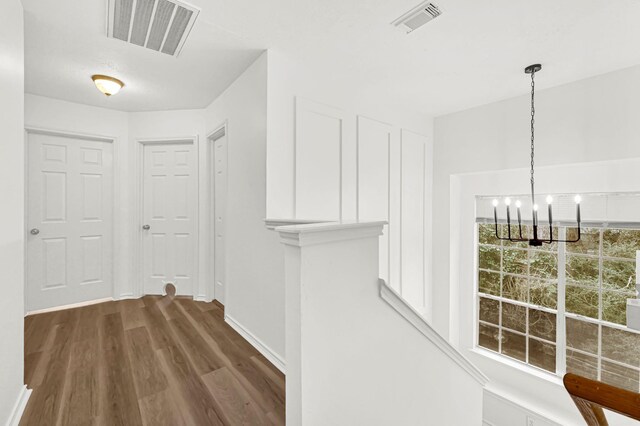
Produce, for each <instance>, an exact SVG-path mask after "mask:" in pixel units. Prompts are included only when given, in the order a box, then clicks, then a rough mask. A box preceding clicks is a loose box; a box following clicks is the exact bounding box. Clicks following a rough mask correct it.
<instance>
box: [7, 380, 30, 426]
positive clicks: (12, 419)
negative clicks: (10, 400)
mask: <svg viewBox="0 0 640 426" xmlns="http://www.w3.org/2000/svg"><path fill="white" fill-rule="evenodd" d="M30 396H31V389H27V385H24V386H23V387H22V389H20V394H19V395H18V399H17V400H16V403H15V405H14V406H13V410H11V413H10V414H9V418H8V419H7V426H18V424H19V423H20V419H22V414H23V413H24V409H25V408H26V406H27V402H29V397H30Z"/></svg>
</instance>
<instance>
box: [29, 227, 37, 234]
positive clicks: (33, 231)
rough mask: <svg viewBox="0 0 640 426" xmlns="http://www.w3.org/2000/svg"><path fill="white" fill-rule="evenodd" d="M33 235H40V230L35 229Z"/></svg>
mask: <svg viewBox="0 0 640 426" xmlns="http://www.w3.org/2000/svg"><path fill="white" fill-rule="evenodd" d="M29 232H31V235H38V234H39V233H40V230H39V229H38V228H33V229H32V230H31V231H29Z"/></svg>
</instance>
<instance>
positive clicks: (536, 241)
mask: <svg viewBox="0 0 640 426" xmlns="http://www.w3.org/2000/svg"><path fill="white" fill-rule="evenodd" d="M541 69H542V65H540V64H533V65H529V66H528V67H526V68H525V69H524V72H525V73H526V74H531V172H530V174H531V216H532V227H531V228H532V232H531V235H529V236H527V235H525V236H523V235H522V217H521V213H520V206H521V205H522V203H521V202H520V200H516V202H515V205H516V210H517V215H518V229H517V236H512V235H511V198H509V197H507V198H505V199H504V204H505V206H506V208H507V237H506V238H505V237H501V236H500V234H499V232H498V204H499V202H498V200H497V199H495V200H493V218H494V221H495V226H496V238H497V239H499V240H505V241H512V242H528V243H529V245H530V246H532V247H540V246H541V245H542V244H543V243H544V244H551V243H554V242H561V243H577V242H578V241H580V201H581V198H580V196H579V195H576V197H575V199H574V200H575V202H576V222H577V224H578V226H577V236H576V238H575V239H573V240H558V239H557V238H554V236H553V214H552V211H551V203H552V202H553V198H552V197H551V195H549V196H547V199H546V201H547V210H548V217H549V238H548V239H546V238H540V236H539V234H538V204H536V193H535V188H534V187H535V185H534V184H535V181H534V178H533V173H534V169H533V165H534V161H533V159H534V153H535V149H534V148H535V144H534V142H535V132H534V125H535V115H536V108H535V91H536V84H535V80H534V77H535V74H536V72H538V71H540V70H541Z"/></svg>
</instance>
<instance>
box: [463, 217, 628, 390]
mask: <svg viewBox="0 0 640 426" xmlns="http://www.w3.org/2000/svg"><path fill="white" fill-rule="evenodd" d="M499 223H500V224H501V225H505V224H506V222H503V221H500V222H499ZM480 224H485V225H487V224H488V225H493V224H494V220H493V219H492V218H476V225H475V226H476V231H475V233H474V235H475V241H474V250H475V256H476V259H475V272H474V277H475V278H474V280H475V281H474V298H475V306H476V315H475V320H474V341H473V350H474V351H476V352H479V353H482V354H490V355H491V357H492V358H497V359H498V360H500V361H507V362H509V363H512V362H513V363H516V365H517V366H518V368H523V369H524V370H526V371H528V372H530V373H535V374H536V375H539V373H542V375H543V376H547V377H553V378H554V379H557V378H560V379H561V378H562V377H563V376H564V374H565V373H566V354H567V348H568V346H567V336H566V318H567V317H569V318H574V319H577V320H580V321H584V322H589V323H592V324H596V325H599V327H598V353H597V378H598V380H600V379H601V374H602V326H606V327H609V328H615V329H619V330H623V331H627V332H632V333H636V334H640V331H638V330H634V329H631V328H629V327H626V326H623V325H620V324H617V323H612V322H608V321H605V320H603V319H602V315H603V313H602V292H603V285H602V271H603V261H604V260H605V257H606V258H607V259H609V257H608V256H604V255H603V238H602V233H603V232H604V230H606V229H635V230H640V222H589V223H583V226H582V228H583V229H586V228H598V229H599V230H600V237H599V250H598V263H599V265H598V271H599V272H598V274H599V277H598V318H591V317H587V316H584V315H580V314H574V313H571V312H566V308H565V296H566V291H565V290H566V284H567V283H566V243H563V242H559V243H557V252H555V253H556V255H557V262H558V265H557V301H556V309H551V308H547V307H544V306H539V305H535V304H533V303H530V302H520V301H516V300H512V299H508V298H505V297H503V296H495V295H491V294H485V293H480V281H479V272H480V271H483V270H484V269H481V268H480V261H479V254H480V250H479V248H480V246H489V245H491V244H480V238H479V233H478V225H480ZM523 224H526V225H531V223H528V222H523ZM554 226H557V227H558V229H559V233H558V239H565V238H566V229H567V228H572V227H573V228H575V223H571V222H558V223H557V224H554ZM493 245H494V246H495V244H493ZM504 248H505V247H504V246H502V245H501V246H500V249H501V254H500V271H499V272H500V280H501V283H502V279H503V277H504V275H505V272H504V271H503V264H502V263H503V255H502V251H503V250H504ZM612 259H614V260H615V259H617V258H612ZM484 271H486V270H484ZM492 272H497V271H492ZM508 275H515V276H520V277H524V278H529V275H527V276H524V275H519V274H508ZM501 286H502V284H501ZM480 297H483V298H487V299H492V300H498V301H502V302H506V303H510V304H513V305H518V306H524V307H527V308H532V309H537V310H542V311H545V312H550V313H555V314H556V340H555V342H551V341H548V340H546V339H541V338H539V337H535V336H534V338H535V339H538V340H542V341H547V342H550V343H554V344H555V347H556V371H555V373H553V372H550V371H548V370H545V369H543V368H541V367H537V366H535V365H532V364H530V363H529V362H528V361H529V359H528V356H529V318H528V317H529V309H527V320H526V324H527V327H526V331H525V333H520V332H517V331H515V333H516V334H520V335H524V336H525V339H526V340H525V343H526V348H525V350H526V361H520V360H518V359H516V358H513V357H510V356H508V355H505V354H503V353H502V339H501V338H500V337H501V334H500V335H499V340H498V351H497V352H496V351H493V350H491V349H488V348H485V347H483V346H480V345H479V331H480V324H481V323H483V324H486V325H489V326H492V327H496V325H495V324H490V323H486V322H484V321H480V316H479V314H480V307H479V303H480ZM498 321H499V324H500V325H499V326H498V329H499V330H500V332H502V328H503V327H502V309H500V312H499V316H498ZM510 332H514V330H510ZM571 350H572V351H576V352H579V353H583V354H585V355H588V356H591V357H593V356H594V354H592V353H587V352H584V351H581V350H580V349H575V348H571ZM607 362H610V363H613V364H617V365H620V366H622V367H626V368H629V367H631V366H629V365H627V364H624V363H620V362H618V361H615V360H611V359H608V358H607Z"/></svg>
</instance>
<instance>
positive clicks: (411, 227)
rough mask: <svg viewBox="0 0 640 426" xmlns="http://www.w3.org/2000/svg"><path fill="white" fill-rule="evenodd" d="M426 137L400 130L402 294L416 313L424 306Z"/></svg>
mask: <svg viewBox="0 0 640 426" xmlns="http://www.w3.org/2000/svg"><path fill="white" fill-rule="evenodd" d="M426 148H427V138H426V137H424V136H422V135H418V134H416V133H413V132H410V131H407V130H404V129H403V130H402V132H401V142H400V150H401V155H400V170H401V185H400V186H401V194H400V196H401V203H400V208H401V213H400V227H401V232H400V239H401V248H400V250H401V265H402V266H401V281H400V283H401V294H402V297H403V298H405V299H406V300H407V301H408V302H409V303H410V304H411V305H413V306H414V307H416V308H417V309H418V310H421V309H424V307H425V260H426V259H425V257H426V256H425V236H426V232H425V231H426V229H425V222H426V221H425V205H426V197H425V195H426V177H427V174H426V171H427V167H426V166H427V158H426V154H427V151H426Z"/></svg>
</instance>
